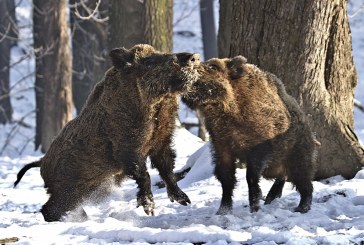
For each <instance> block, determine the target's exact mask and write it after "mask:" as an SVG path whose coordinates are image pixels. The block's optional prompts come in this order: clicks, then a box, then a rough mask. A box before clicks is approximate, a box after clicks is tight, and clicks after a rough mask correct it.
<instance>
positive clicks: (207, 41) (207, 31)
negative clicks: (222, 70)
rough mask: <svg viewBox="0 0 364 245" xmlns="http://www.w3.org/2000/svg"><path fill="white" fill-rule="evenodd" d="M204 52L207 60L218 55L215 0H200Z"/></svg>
mask: <svg viewBox="0 0 364 245" xmlns="http://www.w3.org/2000/svg"><path fill="white" fill-rule="evenodd" d="M200 16H201V30H202V42H203V53H204V58H205V60H208V59H211V58H214V57H216V56H217V38H216V28H215V18H214V4H213V0H200Z"/></svg>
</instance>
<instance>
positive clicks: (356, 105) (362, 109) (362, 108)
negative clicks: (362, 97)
mask: <svg viewBox="0 0 364 245" xmlns="http://www.w3.org/2000/svg"><path fill="white" fill-rule="evenodd" d="M354 106H355V107H356V108H358V109H359V110H360V111H362V112H364V106H363V104H361V103H360V101H359V100H354Z"/></svg>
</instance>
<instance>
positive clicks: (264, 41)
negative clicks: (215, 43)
mask: <svg viewBox="0 0 364 245" xmlns="http://www.w3.org/2000/svg"><path fill="white" fill-rule="evenodd" d="M220 4H221V7H222V9H225V10H226V9H230V11H231V12H230V14H229V13H227V12H228V11H225V13H224V12H222V13H221V14H225V15H226V14H228V15H227V16H230V20H228V21H226V19H227V18H229V17H227V16H224V17H223V18H225V23H226V24H228V23H234V25H230V26H229V27H228V28H231V31H230V32H229V33H227V34H228V35H231V42H230V41H229V40H227V41H226V40H225V39H224V36H225V34H226V29H225V26H220V30H219V32H220V35H219V38H220V39H221V40H220V42H219V45H220V46H219V48H220V55H221V56H234V55H238V54H242V55H244V56H245V57H247V58H248V61H249V62H250V63H253V64H256V65H258V66H259V67H261V68H263V69H264V70H267V71H270V72H272V73H275V74H276V75H277V76H278V77H280V78H281V79H282V81H283V83H284V84H285V85H286V89H287V91H288V93H290V94H291V95H292V96H294V97H295V98H296V99H297V101H298V102H299V104H300V105H301V106H302V108H303V110H304V111H305V113H306V114H307V115H308V116H309V120H310V124H311V127H312V129H313V131H314V132H316V133H317V137H318V140H319V141H320V142H321V148H320V151H319V156H318V170H317V173H316V179H322V178H327V177H330V176H334V175H339V174H340V175H342V176H344V177H346V178H352V177H353V176H354V175H355V173H356V172H357V171H358V170H360V169H361V167H363V166H364V150H363V148H362V147H361V146H360V144H359V142H358V139H357V137H356V135H355V134H354V130H353V127H354V124H353V94H354V88H355V86H356V83H357V77H356V71H355V68H354V64H353V58H352V48H351V37H350V29H349V24H348V19H347V14H346V1H345V0H335V1H326V0H312V1H309V0H292V1H285V0H264V1H249V0H234V1H228V0H221V1H220ZM230 4H232V6H230V8H229V7H227V6H229V5H230ZM233 20H234V21H233ZM225 44H226V45H225Z"/></svg>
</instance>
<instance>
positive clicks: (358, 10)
mask: <svg viewBox="0 0 364 245" xmlns="http://www.w3.org/2000/svg"><path fill="white" fill-rule="evenodd" d="M362 9H364V3H363V4H362V5H361V6H360V7H359V8H358V9H357V10H355V11H354V13H353V14H352V15H348V17H349V18H353V17H355V15H357V14H358V13H359V12H360V11H361V10H362Z"/></svg>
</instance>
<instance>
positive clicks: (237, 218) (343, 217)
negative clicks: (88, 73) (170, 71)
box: [0, 0, 364, 245]
mask: <svg viewBox="0 0 364 245" xmlns="http://www.w3.org/2000/svg"><path fill="white" fill-rule="evenodd" d="M27 4H28V5H27ZM27 6H29V3H27V1H22V3H21V6H20V8H18V9H17V14H18V15H19V16H21V21H22V23H23V24H24V26H26V24H27V23H28V22H27V21H29V18H31V15H30V12H29V11H30V8H29V7H27ZM175 6H177V7H178V8H177V7H176V9H183V8H184V7H185V6H187V7H186V8H187V9H194V11H191V14H190V15H189V16H188V18H186V19H184V20H182V21H180V22H179V23H178V24H177V26H176V28H175V30H178V31H186V30H187V31H191V32H192V33H195V34H196V36H194V37H186V36H184V37H181V36H180V35H178V34H177V33H175V35H174V38H175V47H174V49H175V51H176V52H178V51H190V52H201V51H202V42H201V36H200V29H199V16H198V15H199V14H198V8H197V7H198V5H196V2H195V1H182V0H179V1H177V0H176V1H175ZM359 6H360V3H359V1H352V2H350V5H349V13H353V12H354V11H355V9H357V8H358V7H359ZM178 16H181V15H178V14H175V18H177V17H178ZM363 21H364V12H363V11H362V12H360V13H358V14H356V15H355V16H354V17H352V18H351V19H350V23H351V30H352V37H353V48H354V60H355V64H356V67H357V72H358V76H359V81H358V87H357V89H356V99H358V100H359V101H361V102H363V101H364V93H363V91H364V90H363V87H364V85H363V82H364V81H363V79H364V66H363V65H364V56H363V53H364V52H363V48H364V46H363V43H364V42H363V35H362V34H363V31H364V28H363V27H362V26H363V25H361V23H363ZM28 24H29V23H28ZM29 35H31V33H29V28H22V29H21V40H22V41H21V42H20V47H22V48H23V49H24V50H29V49H27V47H28V46H29V45H30V44H29V43H30V39H29ZM22 55H23V53H22V49H21V48H14V49H13V50H12V60H13V62H16V61H17V60H18V59H19V58H20V57H21V56H22ZM33 67H34V60H33V59H27V60H24V61H22V62H20V63H19V64H17V65H16V66H15V67H14V68H13V69H12V71H11V78H12V81H14V84H15V83H17V82H16V81H19V80H20V79H21V78H22V77H23V76H24V75H27V74H31V73H32V72H33ZM33 83H34V76H33V75H30V76H29V77H28V78H27V79H26V80H25V81H21V82H19V83H17V85H16V89H14V91H20V92H18V93H17V94H16V96H14V98H12V103H13V106H14V109H15V112H14V118H15V119H16V120H20V119H21V118H22V117H24V116H25V115H27V114H29V115H28V116H26V117H25V119H24V123H26V124H27V125H29V126H30V127H29V128H27V127H23V126H16V124H11V125H6V126H0V153H1V154H0V179H1V181H0V239H3V238H10V237H17V238H19V241H18V242H17V244H150V243H153V244H192V243H207V244H219V245H220V244H221V245H224V244H228V243H231V244H241V243H243V244H261V245H263V244H264V245H267V244H363V242H364V221H363V220H364V188H363V186H364V169H363V170H361V171H359V172H358V173H357V174H356V176H355V177H354V178H353V179H351V180H345V179H344V178H342V177H341V176H335V177H332V178H329V179H326V180H322V181H315V182H314V183H313V184H314V193H313V204H312V209H311V210H310V211H309V212H308V213H306V214H301V213H295V212H293V210H294V208H295V207H296V206H297V205H298V203H299V200H300V198H299V194H298V193H297V192H296V191H295V190H294V189H293V188H292V185H291V184H289V183H287V184H286V185H285V187H284V190H283V195H282V197H281V198H280V199H277V200H274V201H273V202H272V203H271V204H269V205H263V201H261V209H260V210H259V211H258V212H256V213H250V211H249V206H248V187H247V184H246V181H245V175H246V171H245V170H244V169H238V170H237V174H236V176H237V178H238V183H237V185H236V188H235V191H234V209H233V213H232V215H226V216H219V215H215V213H216V211H217V209H218V207H219V204H220V200H221V192H222V190H221V185H220V183H219V182H218V180H216V178H215V177H214V176H213V165H212V164H211V154H210V148H209V143H205V142H203V141H201V140H200V139H199V138H198V137H196V136H195V135H193V134H191V133H190V132H189V131H187V130H185V129H183V128H180V127H178V128H177V130H176V133H175V138H174V144H175V148H176V150H177V159H176V168H175V169H176V170H183V169H186V168H189V167H191V168H192V169H191V170H190V172H189V173H188V174H187V175H186V177H185V178H184V179H183V180H181V181H180V182H179V186H180V187H181V188H182V189H183V191H184V192H185V193H186V194H187V195H188V196H189V198H190V199H191V202H192V204H191V205H188V206H181V205H179V204H178V203H171V202H170V201H169V199H168V197H167V193H166V189H165V188H162V189H158V188H157V187H156V186H155V185H154V184H155V183H156V182H158V181H160V177H159V175H158V172H157V171H156V170H155V169H151V168H150V169H149V173H150V175H151V181H152V192H153V194H154V200H155V204H156V209H155V216H147V215H146V214H145V213H144V211H143V209H142V207H139V208H136V192H137V188H136V184H135V182H134V181H133V180H127V181H125V182H124V183H123V184H122V186H121V187H120V188H116V187H115V188H114V190H113V192H112V193H111V195H110V197H108V198H107V199H106V200H105V201H103V202H101V203H97V204H95V203H85V204H84V208H85V210H86V212H87V214H88V220H87V221H85V222H79V221H77V218H78V217H77V216H76V215H69V216H68V217H67V218H66V220H65V221H63V222H53V223H47V222H45V221H44V219H43V217H42V215H41V214H40V213H39V212H38V211H39V209H40V208H41V206H42V205H43V204H44V203H45V202H46V201H47V199H48V196H47V194H46V192H45V190H44V188H43V181H42V179H41V177H40V174H39V169H37V168H34V169H31V170H29V171H28V172H27V173H26V175H24V177H23V179H22V181H21V182H20V183H19V185H18V187H17V188H15V189H14V188H12V186H13V183H14V181H15V179H16V174H17V173H18V171H19V169H20V168H21V167H22V166H24V164H26V163H29V162H32V161H35V160H37V159H39V158H40V157H41V156H42V154H41V153H40V152H34V151H33V148H34V145H33V142H32V140H33V137H34V123H35V122H34V121H35V113H34V104H35V102H34V92H33V86H34V85H33ZM181 115H183V118H189V119H188V120H191V121H193V113H191V112H188V111H186V110H185V108H182V109H181V111H180V116H181ZM363 116H364V114H363V113H362V112H360V111H357V110H355V125H356V128H355V132H356V133H357V134H358V136H359V138H360V139H361V141H362V142H363V139H364V123H363V121H364V120H363V119H362V118H363ZM7 139H10V142H11V146H7V147H4V146H5V143H6V140H7ZM148 164H149V163H148ZM272 184H273V182H272V181H269V180H265V179H262V180H261V188H262V191H263V195H264V194H267V192H268V191H269V189H270V187H271V185H272Z"/></svg>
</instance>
